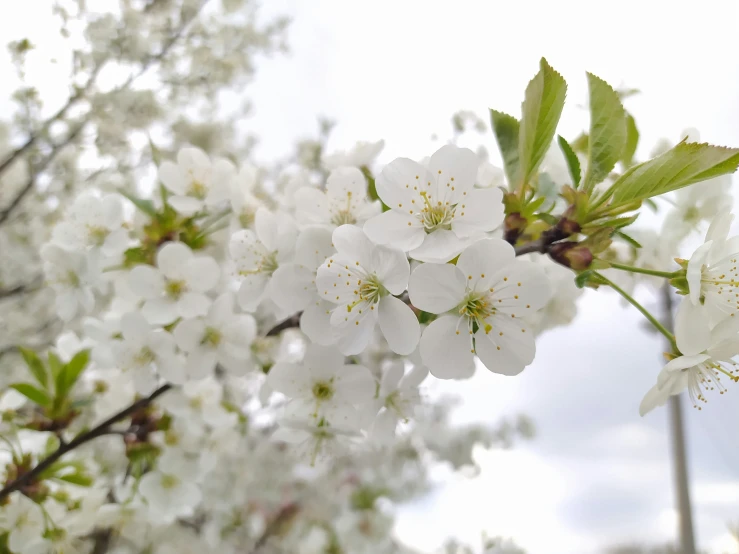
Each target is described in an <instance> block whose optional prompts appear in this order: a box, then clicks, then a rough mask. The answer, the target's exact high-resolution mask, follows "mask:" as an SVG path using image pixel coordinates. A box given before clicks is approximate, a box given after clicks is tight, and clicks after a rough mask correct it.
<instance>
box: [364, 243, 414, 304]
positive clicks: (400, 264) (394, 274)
mask: <svg viewBox="0 0 739 554" xmlns="http://www.w3.org/2000/svg"><path fill="white" fill-rule="evenodd" d="M367 269H370V270H374V272H375V273H376V274H377V277H378V279H379V280H380V282H381V283H382V285H383V286H384V287H385V288H386V289H387V290H389V291H390V293H391V294H401V293H403V292H404V291H405V289H407V288H408V277H409V276H410V272H411V266H410V264H409V263H408V258H407V257H406V255H405V254H404V253H403V252H402V251H401V250H396V249H394V248H388V247H386V246H377V247H375V249H374V251H373V252H372V265H371V266H370V268H367Z"/></svg>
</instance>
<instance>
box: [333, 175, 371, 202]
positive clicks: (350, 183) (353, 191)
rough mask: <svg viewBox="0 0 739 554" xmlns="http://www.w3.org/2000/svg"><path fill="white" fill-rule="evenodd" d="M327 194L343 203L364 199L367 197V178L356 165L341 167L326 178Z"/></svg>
mask: <svg viewBox="0 0 739 554" xmlns="http://www.w3.org/2000/svg"><path fill="white" fill-rule="evenodd" d="M326 194H327V195H328V197H329V198H330V199H331V200H332V201H338V202H340V203H341V204H342V205H343V204H345V203H356V202H360V201H363V200H365V199H366V197H367V179H365V177H364V175H363V174H362V172H361V171H360V170H359V169H357V168H356V167H339V168H337V169H334V170H333V171H332V172H331V173H330V174H329V176H328V179H327V180H326Z"/></svg>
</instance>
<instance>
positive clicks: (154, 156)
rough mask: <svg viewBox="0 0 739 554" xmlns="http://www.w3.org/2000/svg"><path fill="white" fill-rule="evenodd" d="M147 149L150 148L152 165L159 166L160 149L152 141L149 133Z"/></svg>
mask: <svg viewBox="0 0 739 554" xmlns="http://www.w3.org/2000/svg"><path fill="white" fill-rule="evenodd" d="M148 138H149V149H150V150H151V161H153V162H154V165H155V166H157V167H159V164H161V163H162V151H161V150H159V148H158V147H157V145H156V144H154V141H153V140H152V138H151V135H149V137H148Z"/></svg>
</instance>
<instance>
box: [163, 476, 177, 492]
mask: <svg viewBox="0 0 739 554" xmlns="http://www.w3.org/2000/svg"><path fill="white" fill-rule="evenodd" d="M179 484H180V480H179V479H177V477H175V476H174V475H162V488H163V489H165V490H167V489H173V488H175V487H176V486H177V485H179Z"/></svg>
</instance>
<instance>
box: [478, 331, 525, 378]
mask: <svg viewBox="0 0 739 554" xmlns="http://www.w3.org/2000/svg"><path fill="white" fill-rule="evenodd" d="M491 320H492V321H494V323H493V328H492V329H491V330H490V331H489V332H488V333H485V331H484V330H482V329H481V330H479V331H478V332H477V333H475V353H476V354H477V355H478V357H479V358H480V361H481V362H482V363H483V365H485V367H487V368H488V369H489V370H490V371H492V372H494V373H500V374H502V375H518V374H519V373H521V371H523V368H525V367H526V366H527V365H529V364H530V363H531V362H532V361H533V360H534V354H535V353H536V345H535V344H534V334H533V333H532V332H531V331H530V330H528V329H526V328H525V327H523V326H522V325H521V324H520V322H519V324H514V323H513V322H512V321H511V320H509V319H508V318H507V317H496V318H494V319H491Z"/></svg>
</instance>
